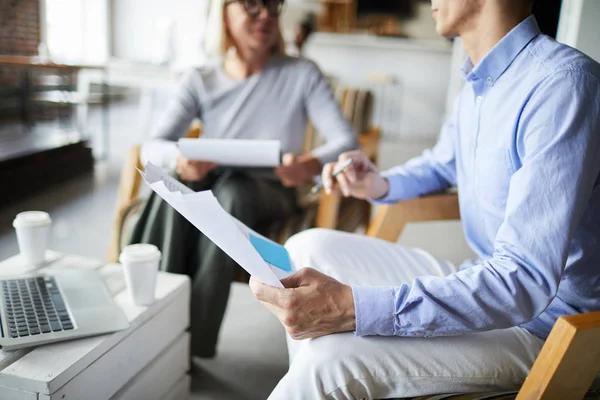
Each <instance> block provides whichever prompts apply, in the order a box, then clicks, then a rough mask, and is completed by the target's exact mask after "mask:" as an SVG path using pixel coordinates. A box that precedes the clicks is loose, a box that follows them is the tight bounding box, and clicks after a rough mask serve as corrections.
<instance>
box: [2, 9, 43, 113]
mask: <svg viewBox="0 0 600 400" xmlns="http://www.w3.org/2000/svg"><path fill="white" fill-rule="evenodd" d="M39 42H40V0H0V54H7V55H22V56H33V55H36V54H37V47H38V44H39ZM19 71H20V70H19V69H18V68H15V67H2V66H0V121H6V120H12V119H13V118H15V116H18V112H19V108H18V105H19V104H20V103H19V98H18V97H16V96H15V95H14V93H13V90H14V89H13V88H15V87H17V86H18V85H19V77H20V74H19Z"/></svg>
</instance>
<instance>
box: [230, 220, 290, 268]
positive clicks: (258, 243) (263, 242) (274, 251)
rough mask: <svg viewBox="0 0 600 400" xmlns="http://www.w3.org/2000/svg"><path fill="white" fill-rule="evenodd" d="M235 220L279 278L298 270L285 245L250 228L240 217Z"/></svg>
mask: <svg viewBox="0 0 600 400" xmlns="http://www.w3.org/2000/svg"><path fill="white" fill-rule="evenodd" d="M232 218H233V217H232ZM233 221H234V222H235V223H236V225H237V226H238V228H239V229H240V231H242V233H243V234H244V235H245V236H246V237H247V238H248V240H249V241H250V244H252V246H253V247H254V248H255V249H256V251H257V252H258V254H260V256H261V257H262V259H263V260H265V261H266V262H267V264H269V266H270V267H271V270H272V271H273V272H274V273H275V275H276V276H277V277H278V278H279V279H283V278H285V277H286V276H289V275H291V274H293V273H294V272H295V271H296V268H295V267H294V264H293V262H292V260H291V259H290V256H289V254H288V252H287V250H286V248H285V247H283V246H282V245H280V244H279V243H276V242H274V241H272V240H271V239H269V238H267V237H265V236H263V235H261V234H260V233H257V232H255V231H254V230H252V229H250V228H248V227H247V226H246V225H245V224H243V223H242V222H241V221H239V220H238V219H236V218H233Z"/></svg>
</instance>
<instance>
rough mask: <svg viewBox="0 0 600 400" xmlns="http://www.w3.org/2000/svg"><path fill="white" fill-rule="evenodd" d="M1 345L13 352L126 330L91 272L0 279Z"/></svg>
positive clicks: (124, 320) (125, 323) (119, 313)
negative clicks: (24, 348)
mask: <svg viewBox="0 0 600 400" xmlns="http://www.w3.org/2000/svg"><path fill="white" fill-rule="evenodd" d="M0 318H1V321H0V322H1V323H0V327H1V331H2V332H1V337H0V347H1V348H2V349H3V350H14V349H19V348H22V347H29V346H38V345H41V344H45V343H52V342H58V341H62V340H67V339H74V338H80V337H84V336H93V335H99V334H103V333H109V332H115V331H118V330H121V329H127V328H128V326H129V322H128V320H127V318H126V317H125V314H124V313H123V311H122V310H121V309H120V308H119V307H118V306H117V305H116V304H115V302H114V301H113V299H112V297H111V296H110V293H109V292H108V288H107V287H106V285H105V284H104V281H103V280H102V278H101V277H100V275H99V274H98V273H97V272H96V271H78V270H60V271H57V270H54V271H47V272H41V273H36V274H27V275H26V276H19V277H15V278H4V277H3V278H0Z"/></svg>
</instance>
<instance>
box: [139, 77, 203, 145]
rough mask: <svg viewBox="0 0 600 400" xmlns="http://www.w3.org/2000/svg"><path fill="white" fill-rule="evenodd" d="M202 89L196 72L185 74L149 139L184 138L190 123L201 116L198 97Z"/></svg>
mask: <svg viewBox="0 0 600 400" xmlns="http://www.w3.org/2000/svg"><path fill="white" fill-rule="evenodd" d="M202 88H203V85H202V79H201V78H200V75H199V74H198V72H197V71H196V70H192V71H190V72H188V73H186V74H185V75H184V76H183V77H182V79H181V80H180V82H179V87H178V88H177V91H176V94H175V96H174V97H173V99H172V100H171V101H170V102H169V105H168V106H167V108H166V110H165V111H164V113H162V118H161V120H160V122H159V123H158V125H157V126H156V128H155V129H154V130H153V131H152V132H151V138H152V139H155V140H170V141H174V140H178V139H179V138H181V137H183V136H185V134H186V133H187V130H188V128H189V126H190V124H191V123H192V121H193V120H194V119H195V118H200V116H201V108H200V100H199V95H200V91H201V90H202Z"/></svg>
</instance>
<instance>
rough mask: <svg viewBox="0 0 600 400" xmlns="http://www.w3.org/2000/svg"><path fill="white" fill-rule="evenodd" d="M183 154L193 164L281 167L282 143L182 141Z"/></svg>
mask: <svg viewBox="0 0 600 400" xmlns="http://www.w3.org/2000/svg"><path fill="white" fill-rule="evenodd" d="M177 145H178V147H179V151H180V152H181V154H182V155H183V156H184V157H185V158H188V159H190V160H198V161H210V162H214V163H216V164H219V165H222V166H229V167H277V166H279V165H280V164H281V142H280V141H279V140H243V139H202V138H200V139H179V141H178V142H177Z"/></svg>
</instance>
